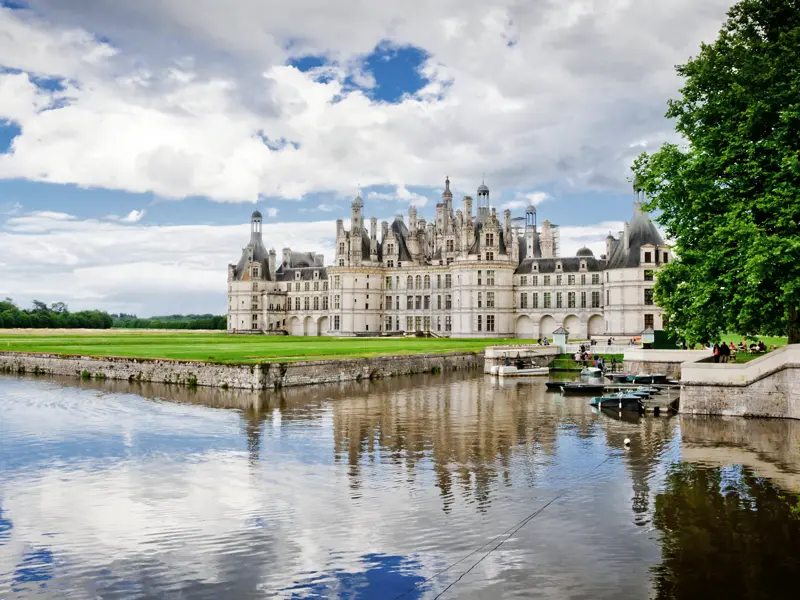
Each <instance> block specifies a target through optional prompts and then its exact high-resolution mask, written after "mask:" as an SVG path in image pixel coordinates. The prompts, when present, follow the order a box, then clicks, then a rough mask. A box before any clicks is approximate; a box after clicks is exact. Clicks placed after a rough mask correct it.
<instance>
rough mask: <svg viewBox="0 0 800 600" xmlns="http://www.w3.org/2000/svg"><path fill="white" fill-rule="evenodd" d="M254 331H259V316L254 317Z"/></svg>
mask: <svg viewBox="0 0 800 600" xmlns="http://www.w3.org/2000/svg"><path fill="white" fill-rule="evenodd" d="M253 329H258V315H253Z"/></svg>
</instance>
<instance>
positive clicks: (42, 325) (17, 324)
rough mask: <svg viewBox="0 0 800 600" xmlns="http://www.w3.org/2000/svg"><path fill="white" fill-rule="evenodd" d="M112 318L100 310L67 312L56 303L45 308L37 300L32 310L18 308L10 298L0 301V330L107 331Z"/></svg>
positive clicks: (65, 307)
mask: <svg viewBox="0 0 800 600" xmlns="http://www.w3.org/2000/svg"><path fill="white" fill-rule="evenodd" d="M111 323H112V318H111V315H109V314H108V313H107V312H104V311H101V310H83V311H80V312H74V313H71V312H69V309H68V308H67V305H66V304H64V303H63V302H56V303H55V304H53V305H52V306H49V307H48V306H47V305H46V304H45V303H44V302H40V301H39V300H34V301H33V308H31V309H28V310H25V309H22V308H19V307H18V306H17V305H16V304H14V301H13V300H12V299H11V298H6V299H5V300H3V301H0V329H25V328H34V329H108V328H109V327H111Z"/></svg>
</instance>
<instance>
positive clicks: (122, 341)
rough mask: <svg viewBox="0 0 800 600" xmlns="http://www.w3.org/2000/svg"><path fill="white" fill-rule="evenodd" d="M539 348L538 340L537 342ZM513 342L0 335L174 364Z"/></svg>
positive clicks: (15, 342) (46, 347)
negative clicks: (161, 359)
mask: <svg viewBox="0 0 800 600" xmlns="http://www.w3.org/2000/svg"><path fill="white" fill-rule="evenodd" d="M533 341H534V342H535V340H533ZM518 343H523V344H524V343H528V344H530V343H531V340H514V339H481V340H473V339H445V338H326V337H290V336H282V337H272V336H261V335H253V336H243V335H228V334H226V333H208V332H204V333H190V332H185V333H184V332H177V331H169V332H155V331H148V332H139V331H131V330H126V331H116V330H106V331H88V332H87V331H83V332H79V333H76V332H73V331H69V330H42V331H37V330H27V331H25V332H13V333H12V332H11V331H0V351H6V352H44V353H50V354H62V355H75V354H78V355H82V356H122V357H130V358H169V359H176V360H201V361H208V362H215V363H257V362H262V361H269V362H276V361H295V360H315V359H316V360H322V359H333V358H369V357H372V356H392V355H410V354H441V353H445V352H479V351H481V350H483V349H484V348H486V347H487V346H494V345H498V344H518Z"/></svg>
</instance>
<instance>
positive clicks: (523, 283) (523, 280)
mask: <svg viewBox="0 0 800 600" xmlns="http://www.w3.org/2000/svg"><path fill="white" fill-rule="evenodd" d="M587 280H588V278H587V277H586V273H581V276H580V282H581V285H586V282H587ZM529 281H530V284H531V285H532V286H537V285H539V276H538V275H531V276H530V278H529V277H528V276H527V275H522V276H521V277H520V278H519V285H520V287H527V285H528V282H529ZM552 281H553V278H552V276H551V275H542V285H545V286H547V285H551V284H552ZM576 281H578V279H577V278H576V276H575V275H567V285H575V282H576ZM591 282H592V285H599V284H600V273H592V279H591ZM555 284H556V285H564V276H563V275H556V276H555Z"/></svg>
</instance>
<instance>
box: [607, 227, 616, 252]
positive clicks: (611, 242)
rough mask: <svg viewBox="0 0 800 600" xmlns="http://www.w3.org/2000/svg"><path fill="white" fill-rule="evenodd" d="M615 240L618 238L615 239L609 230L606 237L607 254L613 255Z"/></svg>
mask: <svg viewBox="0 0 800 600" xmlns="http://www.w3.org/2000/svg"><path fill="white" fill-rule="evenodd" d="M615 241H616V240H615V239H614V236H613V235H611V232H609V234H608V237H606V256H611V251H612V250H614V242H615Z"/></svg>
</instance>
